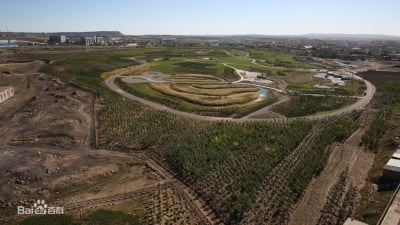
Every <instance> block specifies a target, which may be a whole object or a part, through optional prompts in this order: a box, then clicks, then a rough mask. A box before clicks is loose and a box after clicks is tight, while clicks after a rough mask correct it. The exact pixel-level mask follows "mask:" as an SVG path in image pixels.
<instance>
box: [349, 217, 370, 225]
mask: <svg viewBox="0 0 400 225" xmlns="http://www.w3.org/2000/svg"><path fill="white" fill-rule="evenodd" d="M343 225H368V224H366V223H363V222H360V221H358V220H355V219H352V218H347V220H346V222H344V224H343Z"/></svg>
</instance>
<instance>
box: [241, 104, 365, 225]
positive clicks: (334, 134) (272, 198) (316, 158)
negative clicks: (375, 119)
mask: <svg viewBox="0 0 400 225" xmlns="http://www.w3.org/2000/svg"><path fill="white" fill-rule="evenodd" d="M358 117H359V113H358V112H353V113H351V114H349V115H347V116H342V117H338V118H331V119H328V120H325V121H321V122H320V123H319V125H317V126H315V127H314V128H313V129H312V130H311V132H309V134H308V135H307V137H306V138H305V139H304V140H303V142H302V143H301V144H300V145H299V146H298V147H297V148H296V149H295V150H294V151H292V152H291V153H290V154H289V155H288V156H287V157H285V158H284V159H283V160H282V161H281V162H280V163H279V164H278V165H277V166H276V167H275V168H274V170H273V171H272V172H271V173H270V174H269V175H268V176H266V178H265V179H264V182H263V184H262V185H261V187H260V188H259V190H258V194H257V198H256V200H255V201H254V202H253V203H252V206H251V208H250V210H249V211H248V212H247V213H246V215H245V216H244V219H243V220H242V221H241V224H243V225H244V224H286V223H287V222H288V219H289V215H290V212H291V210H292V208H293V206H294V204H295V203H296V202H297V201H298V200H299V199H300V197H301V196H302V194H303V192H304V190H305V188H306V187H307V185H308V183H309V181H310V180H311V179H312V177H313V176H315V175H317V174H319V173H320V171H321V170H322V169H323V167H324V166H325V163H326V161H327V159H328V157H329V154H330V151H329V149H328V148H327V146H328V145H329V144H331V143H332V142H334V141H342V140H344V139H345V138H346V137H348V136H349V135H350V134H351V133H352V132H353V131H354V130H355V129H356V127H357V125H358V120H357V118H358Z"/></svg>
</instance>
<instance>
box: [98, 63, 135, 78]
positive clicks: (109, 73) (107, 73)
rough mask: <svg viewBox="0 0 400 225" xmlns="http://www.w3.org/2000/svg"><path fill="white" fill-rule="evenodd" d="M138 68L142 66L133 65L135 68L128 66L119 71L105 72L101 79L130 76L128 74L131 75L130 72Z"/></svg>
mask: <svg viewBox="0 0 400 225" xmlns="http://www.w3.org/2000/svg"><path fill="white" fill-rule="evenodd" d="M138 66H140V65H133V66H128V67H122V68H118V69H115V70H112V71H108V72H103V73H101V75H100V78H101V79H107V78H108V77H110V76H112V75H115V74H121V75H123V74H128V73H129V70H134V69H135V68H137V67H138ZM139 70H142V68H141V69H139Z"/></svg>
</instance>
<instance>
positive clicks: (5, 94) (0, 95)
mask: <svg viewBox="0 0 400 225" xmlns="http://www.w3.org/2000/svg"><path fill="white" fill-rule="evenodd" d="M12 96H14V88H13V87H11V86H0V103H3V102H5V101H6V100H7V99H9V98H11V97H12Z"/></svg>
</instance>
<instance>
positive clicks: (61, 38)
mask: <svg viewBox="0 0 400 225" xmlns="http://www.w3.org/2000/svg"><path fill="white" fill-rule="evenodd" d="M66 41H67V37H66V36H65V35H52V36H49V42H50V43H54V44H62V43H65V42H66Z"/></svg>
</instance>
